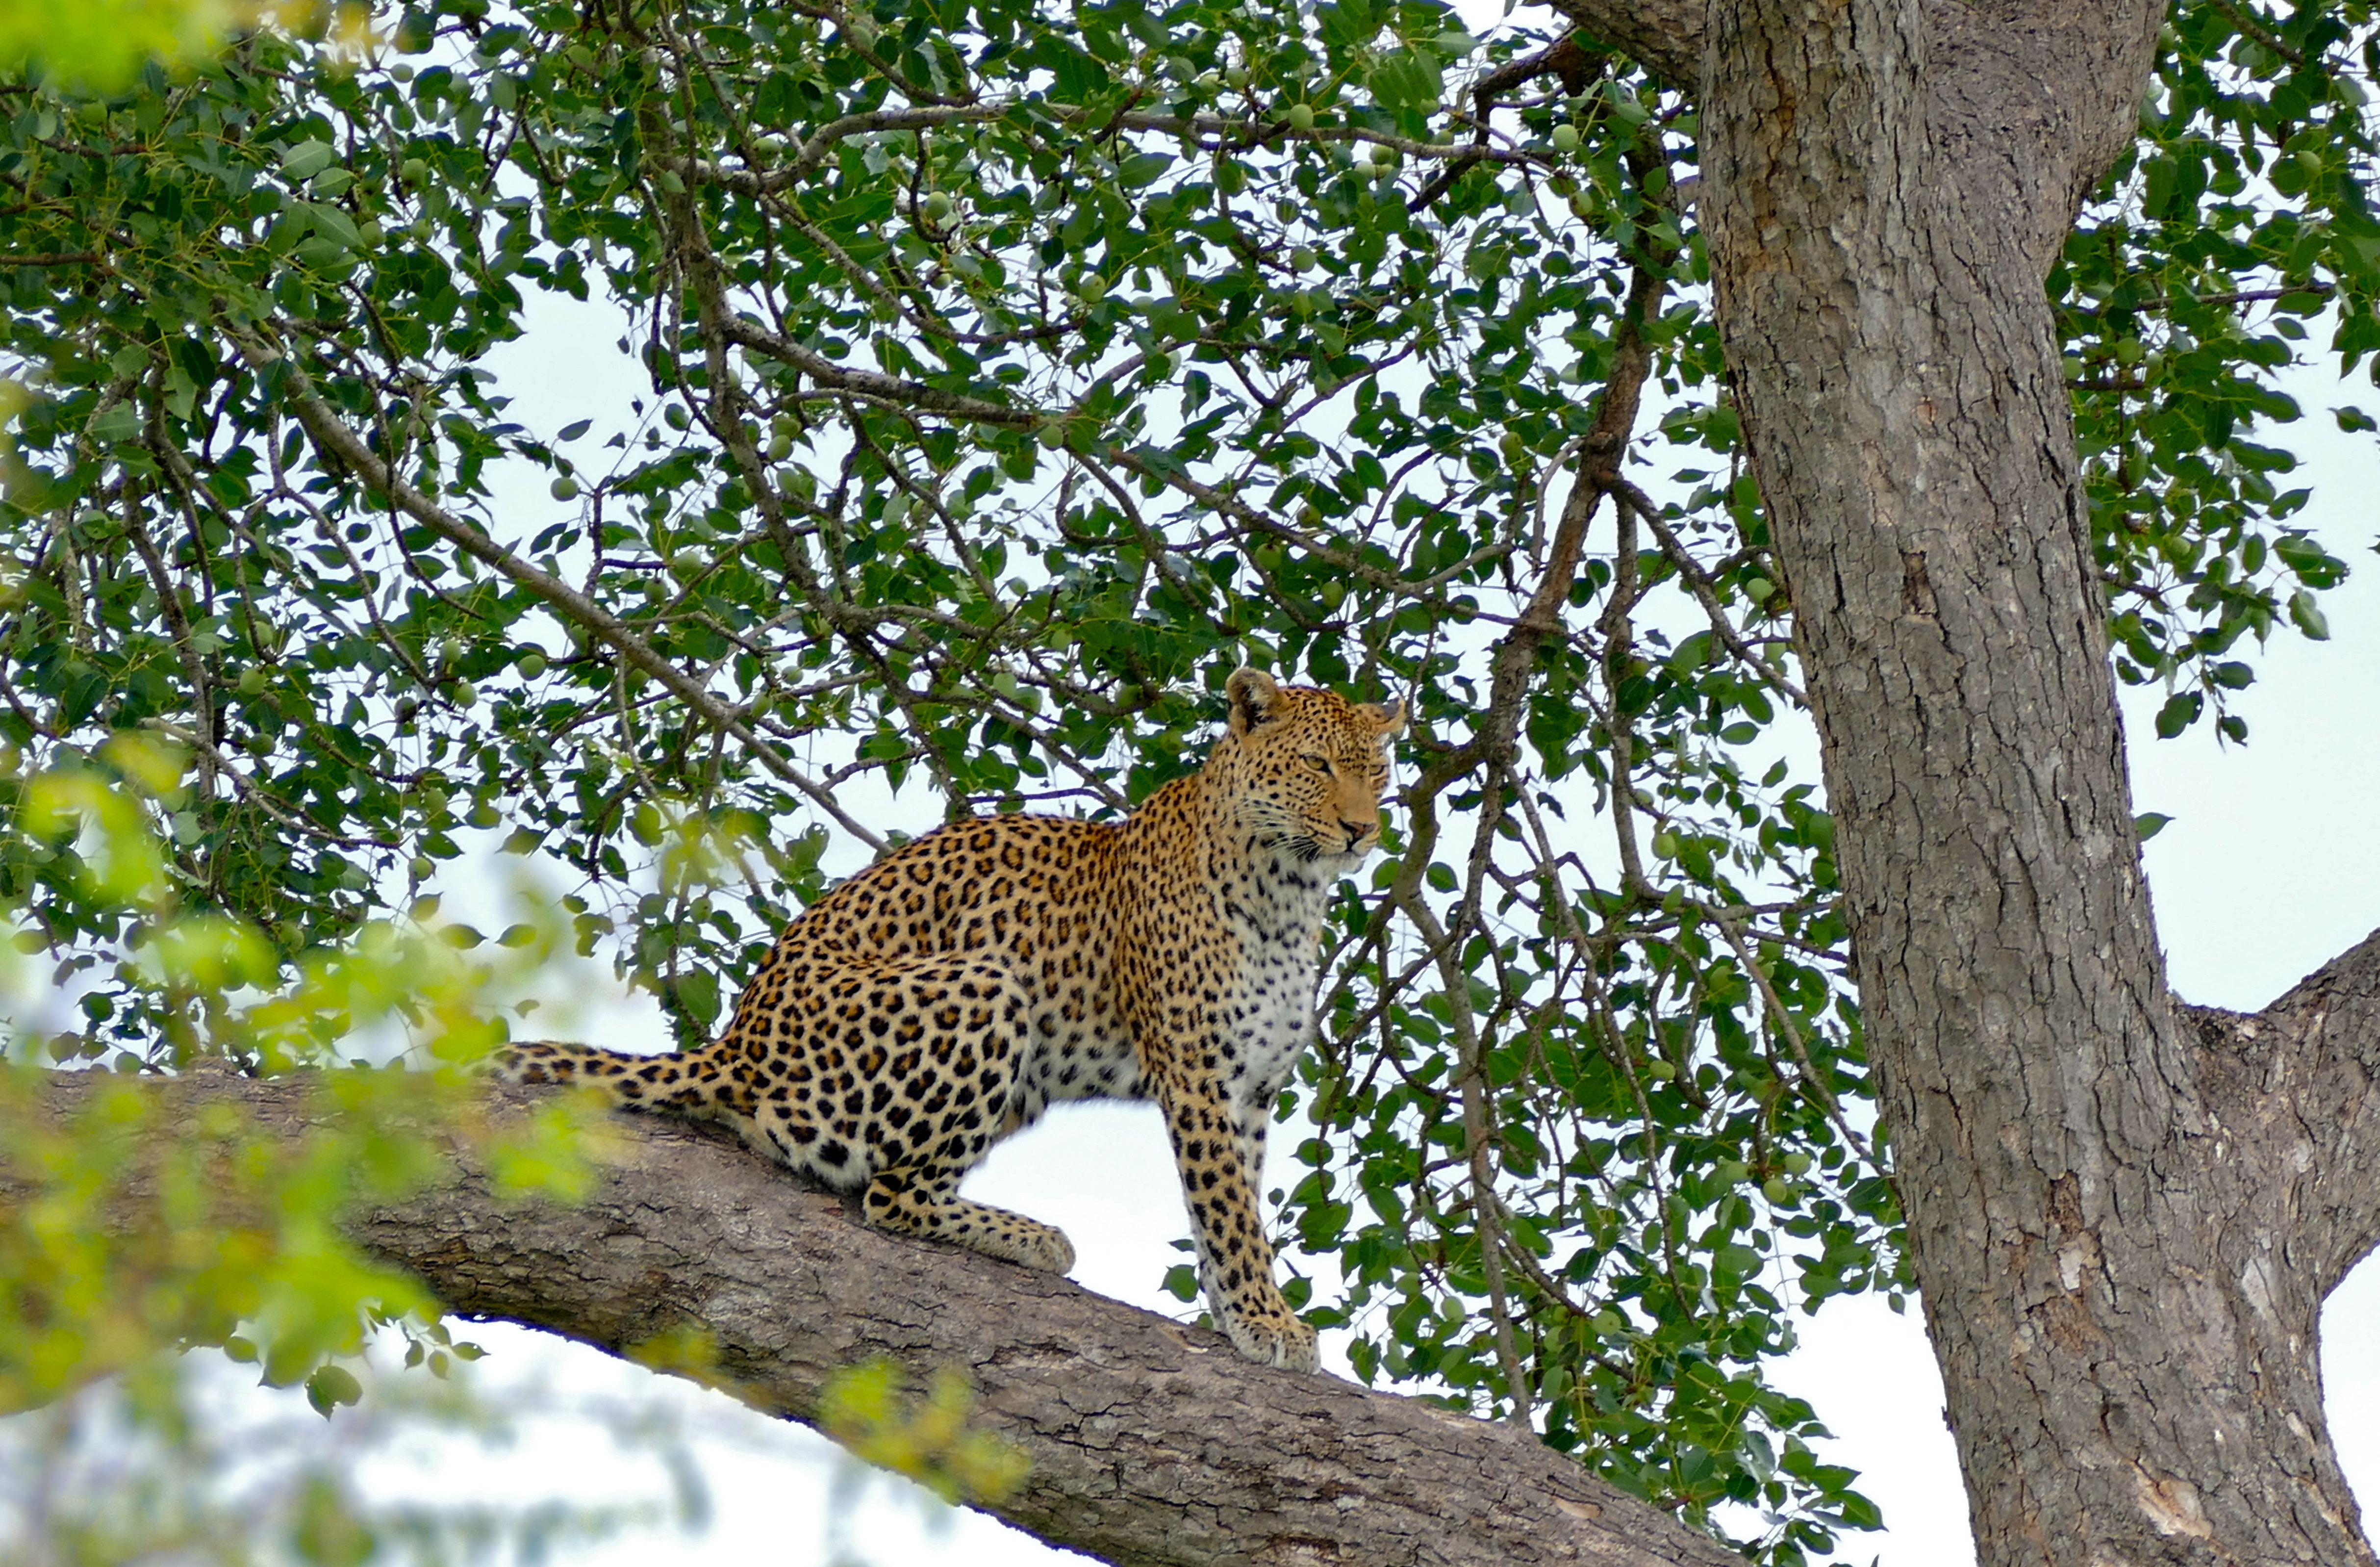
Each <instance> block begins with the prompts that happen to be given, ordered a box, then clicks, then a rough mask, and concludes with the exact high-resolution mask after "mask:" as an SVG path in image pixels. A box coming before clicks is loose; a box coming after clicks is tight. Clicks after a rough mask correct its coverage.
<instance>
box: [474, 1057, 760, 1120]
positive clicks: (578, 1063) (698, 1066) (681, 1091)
mask: <svg viewBox="0 0 2380 1567" xmlns="http://www.w3.org/2000/svg"><path fill="white" fill-rule="evenodd" d="M489 1071H490V1074H491V1075H493V1076H495V1077H497V1078H500V1079H502V1080H503V1081H504V1082H507V1083H584V1084H587V1085H589V1087H597V1088H601V1089H602V1090H603V1091H604V1092H605V1093H607V1094H609V1095H611V1097H612V1098H613V1099H615V1100H617V1101H618V1102H619V1103H621V1104H624V1105H626V1106H628V1107H629V1108H631V1109H637V1110H674V1111H678V1112H679V1113H681V1114H686V1115H702V1114H705V1113H707V1112H717V1111H741V1110H744V1109H745V1108H746V1107H745V1106H744V1104H743V1103H742V1102H741V1101H742V1100H743V1099H746V1098H747V1095H746V1093H745V1092H744V1089H743V1085H742V1083H741V1082H740V1081H739V1080H738V1078H737V1076H736V1075H735V1073H733V1072H731V1071H729V1070H728V1069H727V1063H726V1060H725V1052H724V1051H721V1050H720V1049H719V1047H717V1046H715V1045H714V1046H711V1047H710V1048H709V1049H706V1050H699V1051H685V1052H682V1053H674V1054H668V1055H632V1054H630V1053H629V1052H628V1051H607V1050H604V1049H602V1048H601V1046H597V1045H559V1044H553V1043H549V1042H546V1041H542V1040H540V1041H537V1042H534V1043H525V1044H515V1045H506V1046H504V1048H503V1049H502V1050H499V1051H496V1052H495V1054H494V1055H492V1056H491V1057H490V1058H489Z"/></svg>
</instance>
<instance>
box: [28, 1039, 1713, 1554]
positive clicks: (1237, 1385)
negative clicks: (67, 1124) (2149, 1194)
mask: <svg viewBox="0 0 2380 1567" xmlns="http://www.w3.org/2000/svg"><path fill="white" fill-rule="evenodd" d="M96 1080H98V1079H97V1078H95V1077H94V1076H93V1075H84V1074H74V1075H62V1076H60V1077H59V1078H57V1079H55V1081H54V1083H53V1085H52V1089H51V1091H52V1092H53V1093H54V1094H55V1096H56V1097H57V1099H59V1100H60V1101H61V1107H62V1108H63V1107H64V1101H67V1100H68V1099H72V1098H74V1097H75V1096H78V1095H79V1094H82V1093H84V1092H87V1091H88V1089H89V1088H90V1087H91V1086H92V1085H93V1083H94V1081H96ZM113 1080H114V1081H118V1082H120V1081H122V1079H113ZM150 1087H152V1089H153V1091H155V1092H156V1093H157V1094H159V1095H160V1096H162V1097H164V1098H165V1099H168V1100H170V1101H171V1102H172V1104H173V1107H174V1110H175V1112H176V1114H180V1115H187V1114H190V1113H194V1112H195V1111H197V1110H198V1109H199V1108H200V1106H201V1105H202V1104H204V1103H207V1102H210V1101H212V1102H222V1101H230V1102H234V1103H237V1104H238V1105H240V1106H241V1107H243V1108H244V1109H245V1110H246V1111H247V1112H248V1113H249V1115H250V1116H252V1117H253V1118H254V1120H255V1122H256V1123H257V1124H258V1125H259V1126H260V1127H261V1128H262V1129H264V1130H266V1131H268V1132H272V1133H277V1134H281V1135H285V1136H296V1135H297V1134H299V1133H300V1132H302V1131H303V1130H304V1128H305V1127H306V1126H307V1125H308V1124H310V1120H311V1119H312V1118H313V1117H315V1116H317V1115H319V1114H321V1113H322V1100H321V1099H319V1097H318V1096H317V1095H316V1094H315V1093H314V1092H313V1091H312V1089H311V1087H310V1085H309V1084H308V1083H307V1082H306V1081H305V1080H303V1079H302V1078H297V1079H279V1080H274V1081H271V1082H258V1081H253V1080H250V1079H247V1078H242V1077H238V1076H235V1075H230V1074H228V1073H220V1072H206V1073H200V1074H197V1075H191V1076H186V1077H182V1078H178V1079H172V1080H152V1082H151V1084H150ZM551 1092H553V1090H551V1089H536V1088H495V1089H492V1095H493V1096H494V1098H495V1101H496V1104H497V1107H498V1109H499V1111H503V1110H504V1109H505V1108H506V1107H519V1106H521V1105H525V1104H528V1103H530V1102H533V1100H534V1099H536V1097H538V1096H539V1095H541V1094H546V1093H551ZM617 1124H618V1125H619V1127H620V1129H621V1132H622V1136H621V1137H620V1139H619V1142H618V1146H617V1148H615V1149H614V1150H613V1153H612V1154H611V1155H610V1157H609V1158H608V1159H607V1160H606V1162H605V1167H604V1170H603V1172H602V1174H601V1179H600V1180H599V1182H598V1184H597V1185H596V1187H595V1189H594V1191H593V1193H592V1194H591V1195H590V1196H589V1198H588V1199H587V1200H586V1201H585V1202H583V1203H581V1204H579V1205H577V1206H574V1207H566V1208H565V1207H559V1206H554V1205H551V1204H536V1205H522V1204H519V1203H508V1202H504V1201H500V1200H499V1199H497V1198H496V1197H493V1196H492V1195H491V1193H490V1189H489V1185H488V1182H487V1179H486V1174H485V1172H484V1171H483V1170H482V1169H480V1167H479V1166H478V1163H477V1161H476V1160H475V1159H474V1158H473V1156H472V1155H471V1153H470V1150H469V1147H468V1144H466V1143H464V1142H461V1141H459V1140H457V1141H455V1142H454V1143H453V1145H452V1146H453V1151H454V1155H455V1172H454V1174H453V1176H452V1178H451V1179H450V1180H448V1181H446V1182H444V1183H442V1184H439V1185H437V1186H435V1187H434V1188H431V1189H429V1190H426V1191H423V1192H421V1193H420V1194H419V1195H418V1196H416V1197H413V1198H411V1199H410V1200H408V1201H406V1202H404V1203H402V1204H398V1205H395V1206H390V1207H384V1208H380V1209H373V1210H370V1211H366V1212H362V1213H359V1214H358V1215H356V1216H355V1217H354V1219H353V1220H352V1221H351V1222H350V1224H349V1233H350V1234H351V1235H352V1236H353V1238H354V1239H355V1240H356V1241H357V1242H358V1244H359V1245H362V1246H364V1247H365V1248H366V1249H368V1250H369V1251H370V1252H372V1253H373V1254H375V1255H376V1256H379V1257H383V1258H385V1259H387V1260H388V1261H391V1262H393V1263H395V1264H397V1265H399V1266H401V1267H404V1268H407V1269H410V1270H412V1271H413V1272H415V1273H417V1274H419V1276H420V1277H421V1278H422V1279H423V1280H425V1281H426V1282H428V1283H429V1285H430V1286H431V1289H433V1290H434V1291H436V1292H437V1294H438V1295H439V1297H440V1298H441V1299H442V1300H443V1301H444V1302H446V1304H447V1305H448V1306H450V1307H451V1308H452V1309H454V1310H455V1311H456V1312H459V1313H462V1314H464V1315H467V1316H476V1317H497V1318H505V1319H507V1320H510V1321H515V1322H522V1323H526V1324H528V1325H529V1326H531V1327H536V1328H543V1329H547V1330H551V1331H553V1332H557V1333H562V1334H565V1335H566V1336H568V1337H570V1338H574V1339H577V1340H580V1341H582V1342H587V1343H590V1344H593V1345H595V1346H596V1347H598V1348H600V1349H603V1350H606V1351H609V1352H611V1353H612V1354H628V1353H629V1352H630V1351H632V1350H633V1349H635V1348H636V1346H637V1345H640V1344H644V1343H647V1342H651V1341H653V1340H655V1339H656V1338H658V1337H660V1336H661V1335H662V1334H665V1333H672V1332H676V1331H682V1330H686V1329H688V1328H693V1329H696V1330H698V1331H699V1333H700V1334H701V1336H703V1337H705V1338H707V1339H708V1340H710V1342H711V1343H713V1344H714V1345H715V1346H716V1351H717V1359H716V1362H715V1363H714V1368H715V1371H716V1373H717V1375H718V1376H719V1377H720V1378H721V1379H723V1385H725V1386H726V1387H727V1388H728V1390H729V1391H732V1392H734V1393H735V1395H736V1396H737V1397H739V1398H741V1399H742V1400H743V1401H744V1402H745V1403H748V1404H750V1405H752V1406H753V1407H754V1408H756V1409H759V1410H760V1411H762V1412H764V1413H766V1414H770V1415H779V1416H782V1417H784V1418H788V1419H793V1420H799V1421H803V1422H805V1423H807V1422H810V1421H812V1420H814V1418H815V1417H816V1415H817V1412H818V1407H819V1396H820V1389H821V1388H822V1386H823V1385H824V1383H825V1382H826V1379H828V1378H829V1377H830V1376H832V1374H833V1373H834V1372H835V1371H836V1370H838V1369H839V1368H841V1367H846V1366H849V1365H852V1364H854V1363H855V1362H857V1361H862V1360H866V1359H868V1358H870V1357H872V1356H876V1355H890V1356H892V1358H894V1359H895V1360H897V1361H899V1362H901V1363H902V1364H903V1365H905V1366H906V1367H909V1368H910V1369H911V1370H912V1371H913V1372H915V1373H916V1374H917V1382H918V1384H919V1385H920V1386H922V1385H923V1384H924V1381H925V1379H926V1378H927V1376H928V1375H929V1374H930V1373H931V1372H933V1371H934V1370H936V1369H938V1368H940V1367H946V1366H953V1365H955V1366H959V1367H965V1369H966V1370H967V1372H968V1373H969V1375H970V1376H971V1377H972V1378H973V1379H974V1382H975V1385H976V1388H977V1393H978V1395H979V1402H978V1403H977V1412H976V1419H977V1424H978V1425H979V1426H980V1427H983V1428H985V1429H989V1430H991V1431H994V1432H997V1433H998V1434H1000V1435H1001V1436H1002V1437H1005V1438H1006V1439H1009V1440H1011V1441H1013V1442H1015V1443H1017V1444H1019V1445H1020V1446H1021V1447H1022V1448H1023V1449H1024V1450H1025V1452H1026V1453H1027V1454H1028V1455H1029V1456H1030V1457H1031V1459H1032V1461H1033V1471H1032V1474H1031V1476H1030V1477H1029V1478H1028V1479H1027V1481H1026V1484H1025V1486H1024V1488H1022V1490H1020V1491H1019V1492H1018V1493H1017V1494H1016V1495H1014V1496H1013V1497H1010V1498H1008V1499H1007V1500H1004V1501H1002V1502H1001V1503H999V1504H997V1505H994V1506H990V1507H988V1508H987V1509H986V1511H989V1512H993V1513H995V1514H997V1515H998V1516H1000V1517H1002V1518H1005V1519H1006V1520H1007V1521H1008V1522H1010V1523H1012V1524H1015V1525H1016V1526H1017V1527H1019V1528H1022V1529H1026V1530H1028V1531H1030V1532H1031V1533H1033V1534H1035V1535H1038V1536H1039V1537H1041V1538H1043V1539H1045V1540H1048V1541H1050V1543H1052V1544H1054V1545H1059V1546H1063V1547H1066V1548H1068V1549H1074V1550H1078V1551H1082V1552H1085V1553H1087V1554H1088V1555H1092V1556H1096V1557H1099V1558H1101V1559H1103V1560H1105V1561H1112V1562H1117V1563H1123V1564H1130V1567H1143V1564H1146V1567H1191V1564H1194V1563H1196V1564H1199V1567H1210V1564H1216V1563H1233V1564H1243V1563H1244V1564H1246V1567H1269V1564H1280V1567H1288V1564H1292V1563H1294V1564H1297V1567H1312V1564H1315V1563H1320V1562H1350V1563H1357V1562H1360V1563H1363V1564H1364V1567H1407V1564H1411V1567H1424V1564H1427V1567H1487V1564H1489V1563H1497V1564H1528V1567H1536V1564H1539V1563H1547V1564H1550V1563H1561V1562H1573V1563H1577V1562H1591V1563H1599V1564H1607V1567H1726V1564H1728V1563H1737V1564H1738V1567H1740V1563H1741V1559H1740V1558H1738V1557H1737V1556H1735V1555H1734V1554H1733V1553H1732V1552H1730V1551H1728V1550H1726V1549H1723V1548H1721V1547H1720V1546H1719V1545H1718V1544H1717V1543H1716V1542H1715V1541H1713V1540H1711V1539H1709V1538H1707V1537H1704V1536H1700V1535H1696V1534H1694V1533H1692V1532H1690V1531H1688V1530H1687V1529H1685V1528H1683V1527H1682V1526H1681V1525H1679V1524H1677V1523H1676V1522H1674V1521H1673V1520H1671V1519H1670V1518H1669V1517H1668V1516H1667V1515H1665V1514H1663V1513H1660V1512H1656V1511H1655V1510H1654V1509H1652V1508H1650V1507H1648V1506H1646V1505H1645V1504H1644V1503H1643V1502H1640V1501H1638V1500H1635V1499H1633V1498H1632V1497H1629V1496H1626V1495H1624V1494H1622V1493H1621V1492H1619V1491H1616V1490H1614V1489H1613V1488H1611V1487H1609V1486H1608V1485H1606V1484H1604V1483H1603V1482H1601V1481H1599V1480H1597V1479H1596V1478H1595V1477H1593V1476H1589V1475H1587V1474H1586V1473H1585V1472H1584V1471H1583V1470H1581V1469H1580V1468H1579V1466H1578V1464H1576V1463H1575V1462H1574V1461H1573V1460H1571V1459H1567V1458H1564V1457H1562V1456H1561V1455H1560V1454H1558V1453H1555V1452H1551V1451H1549V1450H1548V1449H1547V1448H1545V1447H1542V1446H1540V1445H1539V1444H1538V1443H1537V1442H1536V1441H1535V1440H1534V1439H1532V1438H1530V1437H1529V1436H1528V1435H1527V1434H1525V1433H1523V1432H1519V1431H1515V1430H1514V1429H1512V1427H1509V1426H1502V1425H1491V1424H1488V1423H1486V1422H1483V1421H1478V1420H1473V1419H1468V1418H1465V1417H1463V1416H1459V1415H1451V1414H1448V1413H1446V1412H1444V1411H1442V1410H1437V1409H1433V1408H1431V1407H1429V1406H1428V1405H1427V1404H1424V1403H1417V1402H1415V1401H1414V1400H1411V1399H1404V1398H1398V1397H1395V1396H1392V1395H1390V1394H1386V1393H1378V1392H1371V1391H1366V1390H1365V1389H1362V1388H1359V1387H1356V1386H1354V1385H1353V1384H1351V1383H1347V1382H1343V1381H1340V1380H1337V1379H1332V1378H1329V1377H1318V1376H1308V1375H1302V1374H1299V1373H1296V1372H1290V1371H1277V1370H1270V1369H1266V1368H1260V1367H1254V1366H1251V1365H1248V1364H1247V1363H1246V1362H1245V1361H1243V1360H1241V1359H1240V1358H1239V1356H1238V1355H1236V1354H1233V1351H1232V1347H1231V1345H1230V1343H1229V1342H1227V1341H1226V1340H1224V1339H1223V1337H1222V1336H1221V1335H1220V1334H1218V1333H1213V1332H1208V1331H1206V1330H1201V1329H1195V1328H1186V1327H1184V1326H1183V1325H1181V1324H1179V1323H1176V1322H1171V1321H1168V1320H1167V1319H1166V1318H1162V1317H1159V1316H1156V1315H1154V1314H1153V1313H1150V1312H1147V1311H1141V1310H1137V1309H1135V1308H1134V1307H1132V1306H1123V1305H1121V1304H1119V1303H1118V1302H1115V1301H1111V1300H1108V1299H1106V1298H1104V1297H1102V1296H1099V1295H1095V1294H1091V1293H1089V1292H1088V1291H1086V1290H1083V1289H1079V1288H1077V1287H1075V1285H1073V1284H1070V1283H1068V1282H1066V1281H1064V1280H1063V1279H1059V1278H1054V1277H1052V1276H1050V1275H1049V1274H1045V1273H1037V1272H1033V1271H1031V1270H1029V1269H1023V1268H1016V1267H1012V1266H1010V1265H1008V1264H1005V1263H1001V1262H995V1261H993V1260H991V1259H990V1258H988V1257H978V1256H976V1255H974V1254H973V1253H969V1252H963V1251H958V1250H954V1249H952V1248H950V1247H945V1246H938V1245H930V1244H929V1243H926V1242H922V1241H913V1240H907V1239H904V1238H902V1237H898V1236H892V1235H887V1234H883V1233H879V1232H877V1231H873V1230H869V1229H867V1228H864V1227H863V1226H861V1225H860V1224H859V1223H858V1222H857V1221H855V1220H854V1219H852V1218H850V1217H848V1216H847V1215H846V1213H845V1212H844V1206H843V1204H842V1202H841V1201H840V1199H838V1198H836V1197H832V1196H829V1195H827V1194H825V1193H822V1192H818V1191H814V1190H810V1189H807V1188H805V1187H803V1186H801V1185H798V1184H795V1181H794V1180H793V1179H792V1178H791V1177H789V1176H787V1175H786V1174H785V1172H783V1171H782V1170H779V1169H777V1168H775V1167H774V1166H771V1165H769V1164H766V1163H763V1162H762V1161H761V1160H759V1159H757V1158H755V1157H753V1156H752V1155H751V1154H749V1153H747V1152H746V1151H745V1150H744V1149H743V1148H740V1147H737V1146H735V1144H733V1143H731V1142H728V1141H726V1140H725V1139H724V1138H723V1137H722V1136H715V1135H713V1134H712V1133H710V1131H708V1130H706V1129H704V1128H700V1127H696V1126H691V1125H686V1124H681V1123H675V1122H670V1121H666V1120H663V1119H662V1118H658V1117H654V1118H645V1117H626V1116H624V1117H621V1118H619V1120H618V1122H617ZM7 1195H8V1194H7V1193H6V1189H5V1187H0V1198H5V1197H6V1196H7Z"/></svg>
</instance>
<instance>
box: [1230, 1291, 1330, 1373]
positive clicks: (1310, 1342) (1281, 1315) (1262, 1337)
mask: <svg viewBox="0 0 2380 1567" xmlns="http://www.w3.org/2000/svg"><path fill="white" fill-rule="evenodd" d="M1223 1331H1224V1332H1225V1333H1226V1334H1227V1335H1229V1337H1230V1338H1231V1341H1232V1347H1233V1348H1234V1349H1236V1350H1238V1351H1239V1352H1240V1353H1241V1354H1243V1355H1245V1356H1246V1357H1247V1358H1248V1359H1250V1360H1253V1361H1255V1362H1256V1363H1257V1365H1258V1366H1280V1367H1286V1368H1287V1369H1289V1370H1292V1371H1319V1370H1321V1369H1322V1346H1321V1344H1320V1343H1319V1342H1317V1340H1316V1338H1315V1334H1314V1330H1313V1328H1312V1327H1311V1326H1309V1325H1308V1324H1306V1323H1304V1322H1301V1321H1299V1320H1298V1319H1297V1318H1296V1317H1295V1316H1294V1315H1293V1313H1291V1311H1290V1309H1289V1307H1288V1306H1285V1305H1284V1306H1281V1307H1280V1308H1279V1309H1278V1311H1277V1312H1268V1313H1266V1314H1265V1315H1264V1316H1263V1317H1262V1318H1253V1319H1252V1318H1243V1317H1235V1316H1227V1317H1225V1318H1223Z"/></svg>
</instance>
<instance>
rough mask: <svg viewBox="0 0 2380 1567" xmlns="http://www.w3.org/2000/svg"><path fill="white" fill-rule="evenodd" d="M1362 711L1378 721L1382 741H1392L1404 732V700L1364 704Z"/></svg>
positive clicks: (1394, 699) (1401, 698) (1396, 699)
mask: <svg viewBox="0 0 2380 1567" xmlns="http://www.w3.org/2000/svg"><path fill="white" fill-rule="evenodd" d="M1364 711H1366V712H1368V713H1370V714H1371V715H1372V716H1373V717H1374V718H1376V719H1378V721H1379V723H1380V737H1381V738H1382V739H1384V740H1393V739H1395V738H1396V737H1397V736H1398V735H1402V734H1403V733H1404V732H1405V700H1404V698H1403V697H1398V698H1393V699H1392V700H1390V701H1386V702H1366V703H1365V704H1364Z"/></svg>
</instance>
